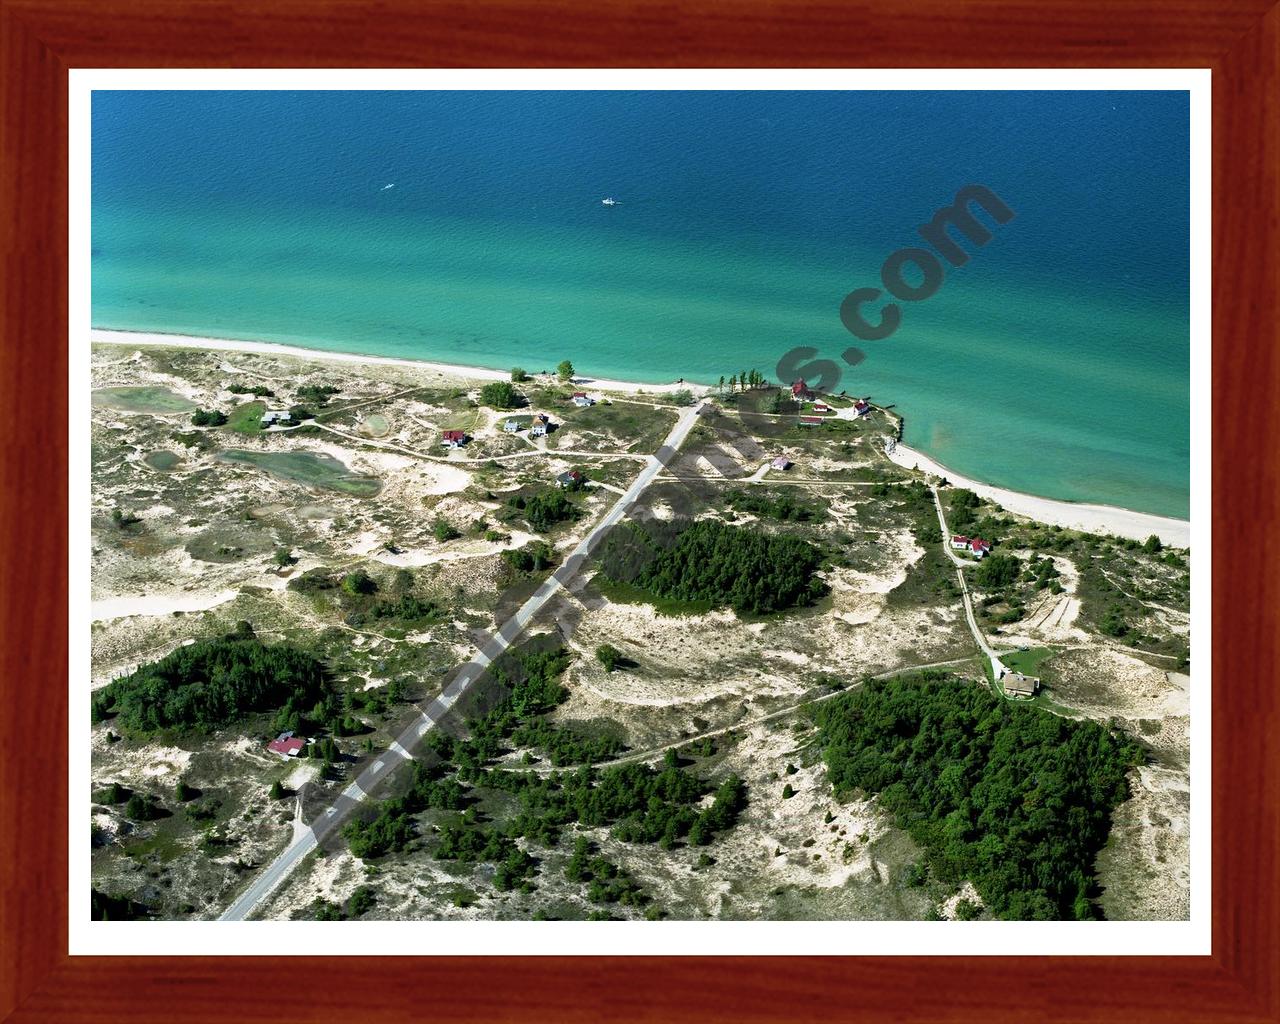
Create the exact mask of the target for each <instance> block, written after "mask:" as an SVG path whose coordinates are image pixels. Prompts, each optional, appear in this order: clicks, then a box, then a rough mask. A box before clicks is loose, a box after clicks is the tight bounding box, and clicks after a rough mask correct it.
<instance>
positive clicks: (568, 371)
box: [556, 359, 574, 382]
mask: <svg viewBox="0 0 1280 1024" xmlns="http://www.w3.org/2000/svg"><path fill="white" fill-rule="evenodd" d="M573 372H574V371H573V363H571V362H569V360H567V359H564V360H561V362H560V365H559V366H557V367H556V376H558V377H559V378H560V380H561V381H564V382H568V381H570V380H573Z"/></svg>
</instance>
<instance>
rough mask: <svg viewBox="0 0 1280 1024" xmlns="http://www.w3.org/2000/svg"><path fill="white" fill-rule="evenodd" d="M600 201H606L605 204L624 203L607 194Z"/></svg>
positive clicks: (615, 204) (617, 204)
mask: <svg viewBox="0 0 1280 1024" xmlns="http://www.w3.org/2000/svg"><path fill="white" fill-rule="evenodd" d="M600 202H602V203H604V205H605V206H621V205H622V204H621V203H620V202H618V200H616V199H614V198H613V197H612V196H606V197H605V198H604V199H601V200H600Z"/></svg>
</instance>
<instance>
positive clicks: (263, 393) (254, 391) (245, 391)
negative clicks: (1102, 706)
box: [227, 384, 276, 398]
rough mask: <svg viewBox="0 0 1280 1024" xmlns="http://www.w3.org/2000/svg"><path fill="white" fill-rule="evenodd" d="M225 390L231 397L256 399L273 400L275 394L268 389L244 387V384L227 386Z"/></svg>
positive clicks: (255, 386)
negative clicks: (247, 396) (252, 396)
mask: <svg viewBox="0 0 1280 1024" xmlns="http://www.w3.org/2000/svg"><path fill="white" fill-rule="evenodd" d="M227 390H228V391H230V392H231V393H232V394H233V395H254V396H255V397H257V398H275V396H276V393H275V392H274V391H272V390H271V389H270V388H266V387H262V386H261V385H258V384H254V385H252V386H246V385H244V384H228V385H227Z"/></svg>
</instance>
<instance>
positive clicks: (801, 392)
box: [791, 380, 811, 398]
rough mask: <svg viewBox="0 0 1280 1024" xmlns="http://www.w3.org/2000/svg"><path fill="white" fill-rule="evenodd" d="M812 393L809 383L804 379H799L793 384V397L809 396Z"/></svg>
mask: <svg viewBox="0 0 1280 1024" xmlns="http://www.w3.org/2000/svg"><path fill="white" fill-rule="evenodd" d="M810 394H811V392H810V391H809V385H808V384H806V383H805V382H804V381H803V380H798V381H796V382H795V383H794V384H792V385H791V397H792V398H808V397H809V395H810Z"/></svg>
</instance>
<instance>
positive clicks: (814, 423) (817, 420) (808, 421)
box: [800, 416, 822, 427]
mask: <svg viewBox="0 0 1280 1024" xmlns="http://www.w3.org/2000/svg"><path fill="white" fill-rule="evenodd" d="M800 426H802V427H820V426H822V417H821V416H801V417H800Z"/></svg>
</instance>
